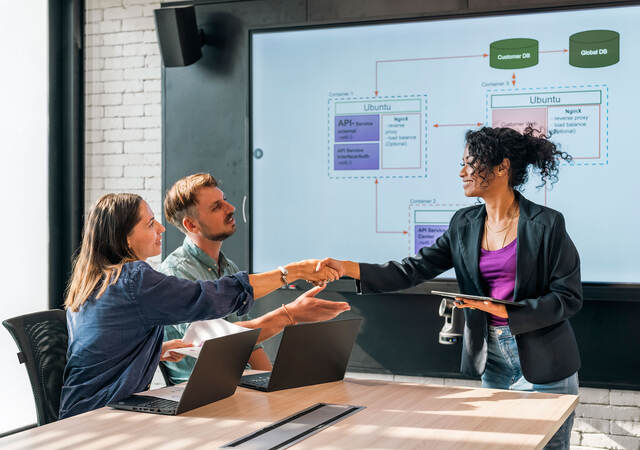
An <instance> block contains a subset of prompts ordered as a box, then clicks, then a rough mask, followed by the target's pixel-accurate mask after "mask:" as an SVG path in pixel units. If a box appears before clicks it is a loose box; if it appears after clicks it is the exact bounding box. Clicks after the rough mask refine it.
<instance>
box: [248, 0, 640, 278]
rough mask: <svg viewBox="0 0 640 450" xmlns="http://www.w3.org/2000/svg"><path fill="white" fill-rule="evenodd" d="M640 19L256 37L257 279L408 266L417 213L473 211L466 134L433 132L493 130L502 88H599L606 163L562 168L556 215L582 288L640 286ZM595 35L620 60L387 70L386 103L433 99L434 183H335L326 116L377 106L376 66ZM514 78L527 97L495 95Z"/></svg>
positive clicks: (566, 15) (563, 43)
mask: <svg viewBox="0 0 640 450" xmlns="http://www.w3.org/2000/svg"><path fill="white" fill-rule="evenodd" d="M639 22H640V7H637V6H633V7H611V8H603V9H590V10H573V11H563V12H545V13H535V14H520V15H509V16H502V17H476V18H464V19H450V20H438V21H428V22H410V23H401V24H379V25H367V26H351V27H338V28H328V29H306V30H295V31H277V32H265V33H257V34H254V35H253V40H252V62H251V63H252V124H253V128H252V139H253V148H254V149H257V148H259V149H261V150H262V152H263V156H262V157H261V158H260V159H255V158H254V159H253V177H252V193H251V195H252V202H253V210H252V216H251V220H252V221H253V236H252V237H253V248H252V257H253V270H254V271H263V270H269V269H272V268H273V267H275V266H277V265H280V264H284V263H286V262H290V261H294V260H300V259H305V258H322V257H325V256H331V257H336V258H343V259H351V260H356V261H365V262H385V261H387V260H390V259H401V258H403V257H406V256H408V255H409V254H411V253H412V252H413V248H412V247H413V245H412V242H410V237H409V236H410V235H409V234H403V233H402V231H407V230H408V229H409V227H410V225H411V220H410V214H411V207H410V206H411V204H412V202H413V203H415V202H417V201H419V200H426V201H431V202H433V203H435V204H439V205H455V208H459V207H462V206H463V205H470V204H473V203H474V202H475V199H468V198H466V197H465V196H464V195H463V193H462V186H461V183H460V180H459V178H458V172H459V170H460V166H459V162H460V158H461V155H462V152H463V147H464V133H465V131H466V130H467V129H468V128H467V127H439V128H434V127H433V125H434V124H436V123H439V124H457V123H475V122H483V123H484V122H485V118H486V116H487V108H486V106H487V105H486V100H487V95H488V94H490V93H494V92H496V89H505V91H504V92H507V93H508V92H518V93H520V92H529V91H531V92H535V90H545V89H546V90H549V89H551V88H561V89H564V90H572V89H580V88H583V89H586V88H585V87H586V86H595V85H597V86H606V87H607V92H608V97H606V98H604V99H603V104H602V110H601V114H602V116H601V119H602V124H603V125H602V130H601V131H602V143H601V146H602V150H601V151H602V153H603V157H602V158H600V159H599V160H598V162H596V163H594V164H593V165H586V164H578V163H576V164H574V165H573V166H568V165H566V164H564V165H563V166H562V167H561V170H560V174H559V178H560V181H559V182H558V183H557V184H556V185H555V186H554V187H553V189H552V190H549V191H548V192H547V193H546V195H547V205H548V206H549V207H551V208H554V209H556V210H559V211H561V212H562V213H563V214H564V216H565V219H566V225H567V230H568V232H569V234H570V236H571V238H572V239H573V241H574V242H575V244H576V246H577V248H578V250H579V252H580V256H581V260H582V278H583V281H586V282H631V283H638V282H640V264H638V262H637V258H636V256H637V255H639V254H640V239H638V230H640V206H639V204H640V202H639V200H638V197H639V195H640V176H639V173H640V171H639V169H640V145H639V140H638V138H637V136H638V130H639V128H640V127H639V123H638V121H639V119H638V117H639V115H638V110H639V103H640V91H639V86H638V81H637V80H638V76H639V75H638V74H640V58H638V57H637V54H638V51H637V43H638V42H640V31H639V30H638V27H637V23H639ZM595 29H608V30H615V31H617V32H618V33H620V62H618V63H617V64H615V65H613V66H609V67H604V68H596V69H582V68H576V67H573V66H570V65H569V57H568V53H564V52H554V53H541V54H540V55H539V63H538V64H537V65H536V66H534V67H530V68H526V69H516V70H499V69H494V68H491V67H490V66H489V58H483V57H472V58H451V59H440V60H421V61H407V62H399V63H385V64H378V90H379V94H378V98H387V97H392V96H405V95H412V94H415V95H421V96H424V95H426V96H427V104H428V111H427V118H426V120H427V130H426V131H427V136H426V142H427V145H426V152H427V176H426V177H425V178H420V179H380V180H379V183H378V185H377V186H376V185H375V183H374V180H373V179H366V178H365V179H331V178H330V177H329V171H328V167H329V164H331V161H330V159H329V158H330V153H329V146H328V139H327V130H328V120H330V116H329V117H328V105H329V103H330V101H340V100H341V99H344V98H345V97H347V96H348V98H365V99H366V98H375V93H374V91H375V88H376V72H375V70H376V63H375V62H376V61H377V60H390V59H415V58H431V57H446V56H465V55H481V54H483V53H489V45H490V43H491V42H493V41H496V40H501V39H508V38H520V37H526V38H533V39H536V40H538V41H539V49H540V51H541V52H543V51H549V50H562V49H568V48H569V36H570V35H571V34H573V33H576V32H580V31H585V30H595ZM514 73H515V74H516V77H517V78H516V86H503V87H496V86H491V87H487V86H486V83H494V84H495V83H498V82H504V81H506V82H509V81H510V80H511V77H512V74H514ZM483 83H484V84H483ZM602 89H603V92H604V88H602ZM490 120H491V119H490V114H489V121H490ZM488 125H490V123H488ZM605 153H606V155H605ZM537 184H539V179H538V178H537V177H535V176H532V177H531V180H530V182H529V183H528V185H527V186H526V189H525V191H524V193H525V196H527V197H528V198H529V199H531V200H533V201H535V202H538V203H542V204H544V201H545V192H544V190H537V189H536V188H535V186H536V185H537ZM376 189H377V203H376ZM376 211H377V214H376ZM376 230H378V231H394V233H380V232H376ZM445 275H446V276H449V277H452V276H453V274H452V272H448V273H446V274H445Z"/></svg>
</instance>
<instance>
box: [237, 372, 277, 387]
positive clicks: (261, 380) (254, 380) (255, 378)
mask: <svg viewBox="0 0 640 450" xmlns="http://www.w3.org/2000/svg"><path fill="white" fill-rule="evenodd" d="M242 378H243V380H242V381H244V382H245V383H247V384H252V385H254V386H259V387H263V388H265V389H266V388H267V387H269V379H270V378H271V373H265V374H261V373H260V374H256V375H245V376H244V377H242Z"/></svg>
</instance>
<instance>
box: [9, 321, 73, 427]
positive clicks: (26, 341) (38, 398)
mask: <svg viewBox="0 0 640 450" xmlns="http://www.w3.org/2000/svg"><path fill="white" fill-rule="evenodd" d="M2 325H4V326H5V328H6V329H7V330H9V333H11V336H13V339H14V341H15V342H16V345H17V346H18V349H19V350H20V351H19V352H18V361H20V363H21V364H22V363H24V364H25V366H26V368H27V373H28V374H29V381H30V382H31V390H32V391H33V399H34V400H35V403H36V412H37V414H38V425H45V424H47V423H50V422H55V421H56V420H58V410H59V409H60V392H61V390H62V378H63V373H64V366H65V364H66V363H67V339H68V336H67V319H66V315H65V312H64V311H62V310H61V309H53V310H49V311H42V312H37V313H32V314H25V315H24V316H18V317H14V318H12V319H7V320H5V321H3V322H2Z"/></svg>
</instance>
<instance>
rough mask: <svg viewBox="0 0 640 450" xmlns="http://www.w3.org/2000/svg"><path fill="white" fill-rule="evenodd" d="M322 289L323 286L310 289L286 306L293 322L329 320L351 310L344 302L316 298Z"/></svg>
mask: <svg viewBox="0 0 640 450" xmlns="http://www.w3.org/2000/svg"><path fill="white" fill-rule="evenodd" d="M323 289H324V286H317V287H314V288H311V289H309V290H308V291H307V292H305V293H304V294H302V295H301V296H300V297H298V298H297V299H295V300H294V301H292V302H291V303H289V304H288V305H287V310H288V311H289V313H290V314H291V315H292V316H293V320H294V321H295V322H320V321H323V320H330V319H333V318H334V317H336V316H337V315H338V314H340V313H342V312H344V311H349V310H350V309H351V307H350V306H349V304H348V303H346V302H332V301H329V300H322V299H320V298H316V295H317V294H318V293H319V292H320V291H322V290H323Z"/></svg>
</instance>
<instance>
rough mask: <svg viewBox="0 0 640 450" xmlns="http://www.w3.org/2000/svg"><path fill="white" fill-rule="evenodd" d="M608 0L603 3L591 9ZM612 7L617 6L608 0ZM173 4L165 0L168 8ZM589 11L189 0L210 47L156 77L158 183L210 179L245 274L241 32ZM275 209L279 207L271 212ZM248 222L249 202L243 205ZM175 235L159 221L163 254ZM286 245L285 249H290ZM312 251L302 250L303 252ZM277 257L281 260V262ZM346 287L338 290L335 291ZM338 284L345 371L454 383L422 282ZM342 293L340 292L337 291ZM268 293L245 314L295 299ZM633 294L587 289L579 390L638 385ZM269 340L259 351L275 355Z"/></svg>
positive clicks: (471, 3)
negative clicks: (346, 330) (353, 333)
mask: <svg viewBox="0 0 640 450" xmlns="http://www.w3.org/2000/svg"><path fill="white" fill-rule="evenodd" d="M601 3H606V2H601ZM617 3H620V2H617ZM171 4H174V3H171ZM578 4H582V5H591V4H592V2H584V1H576V0H568V1H560V0H557V1H556V0H545V1H535V0H525V1H524V2H523V1H516V0H468V1H467V0H452V1H446V2H437V1H413V0H400V1H395V2H394V1H383V0H313V1H312V0H308V1H306V2H305V1H300V0H278V1H276V0H272V1H268V0H261V1H209V2H207V1H202V0H201V1H198V2H196V14H197V18H198V22H199V24H200V26H201V28H203V29H204V30H205V32H206V33H207V35H208V36H210V37H211V39H213V40H214V41H216V46H205V47H204V49H203V55H204V56H203V58H202V60H200V61H198V62H197V63H196V64H194V65H192V66H189V67H185V68H170V69H165V70H164V77H163V80H164V88H163V115H164V118H163V133H164V134H163V187H164V189H165V190H166V189H167V188H168V187H170V186H171V184H173V182H174V181H175V180H177V179H178V178H180V177H182V176H184V175H186V174H189V173H194V172H198V171H208V172H211V173H213V174H214V175H215V176H216V177H218V178H219V179H220V180H221V181H222V188H223V190H224V191H225V193H226V195H227V197H228V198H229V199H230V201H231V202H232V203H233V204H234V205H236V207H237V209H238V211H237V214H236V217H237V219H238V220H237V223H238V231H237V232H236V234H235V235H234V236H233V237H231V238H230V239H228V240H227V241H226V242H225V244H224V251H225V253H226V254H227V255H228V256H229V257H230V258H231V259H233V260H234V261H236V263H238V265H239V266H240V267H241V268H242V269H247V268H248V267H249V243H250V236H249V226H248V225H247V224H244V223H242V216H243V214H242V211H241V207H242V204H243V198H244V197H245V195H247V196H248V194H249V179H250V173H249V170H250V167H249V159H248V154H249V114H250V108H249V59H250V55H249V42H248V39H249V31H250V30H253V29H263V28H272V27H283V26H293V25H305V24H306V25H311V24H319V23H328V24H330V23H343V22H354V21H368V20H379V19H401V18H408V17H416V18H417V17H428V16H433V17H436V16H442V15H451V16H455V15H456V14H470V13H477V12H483V11H485V12H491V11H500V10H503V11H508V10H514V9H526V8H540V7H549V6H551V7H561V6H565V7H566V6H575V5H578ZM273 206H274V208H278V207H281V206H282V205H273ZM246 209H247V211H246V212H247V215H248V213H249V207H248V202H247V208H246ZM181 240H182V236H181V235H180V233H179V232H178V231H177V230H176V229H175V228H173V227H172V226H169V227H168V229H167V239H165V254H166V253H167V251H171V250H173V249H174V248H175V247H176V246H178V245H179V244H180V242H181ZM292 245H293V243H292ZM310 256H311V255H310ZM284 262H285V261H283V263H284ZM345 283H346V284H345ZM348 284H349V283H348V282H344V281H341V282H339V283H336V284H334V285H332V286H331V287H330V288H328V289H327V290H325V291H324V292H323V294H322V295H323V297H324V298H328V299H335V300H341V299H346V300H347V301H349V302H350V303H351V305H352V311H351V312H349V313H347V314H346V315H345V316H347V317H348V316H350V315H358V316H361V317H363V318H364V323H363V328H362V330H361V333H360V335H359V336H358V340H357V345H356V348H355V349H354V353H353V355H352V360H351V366H350V370H360V371H374V372H381V373H396V374H404V375H417V376H446V377H456V376H460V374H459V371H458V368H459V357H460V346H459V345H454V346H443V345H440V344H438V343H437V336H438V331H439V330H440V328H441V327H442V319H441V318H440V317H439V316H438V315H437V308H438V305H439V299H438V298H434V297H432V296H427V295H425V293H426V292H427V287H425V286H422V287H418V288H414V289H411V290H410V291H409V292H405V293H403V294H387V295H376V296H364V297H362V296H356V295H354V294H353V290H352V289H351V288H352V286H348ZM434 284H436V285H435V286H434V285H432V286H433V287H432V288H433V289H440V290H455V289H456V285H455V283H452V282H449V283H443V282H440V283H434ZM345 286H346V287H347V288H345ZM300 292H301V291H299V290H278V291H277V292H275V293H273V294H271V295H270V296H268V297H267V298H265V299H262V300H259V301H258V302H257V303H256V306H255V307H254V312H255V313H256V314H258V315H259V314H262V313H264V312H266V311H269V310H271V309H273V308H276V307H278V306H280V305H281V304H282V303H286V302H288V301H290V300H292V299H293V298H295V297H296V296H297V295H299V294H300ZM638 313H640V288H638V287H637V286H631V287H623V286H616V287H611V286H606V285H602V286H587V287H586V288H585V303H584V307H583V310H582V311H581V312H580V313H579V314H578V315H576V316H575V317H574V318H573V319H572V323H573V326H574V329H575V331H576V335H577V338H578V342H579V345H580V351H581V354H582V360H583V368H582V369H581V371H580V379H581V384H582V385H583V386H594V387H618V388H631V389H640V379H638V377H637V374H638V373H639V372H640V352H638V351H635V347H637V342H640V327H637V326H636V325H635V317H637V316H638ZM278 342H279V338H274V339H272V340H271V341H269V342H268V343H267V344H266V346H265V347H266V348H267V351H268V352H269V354H270V355H271V356H272V357H273V355H274V354H275V349H276V348H277V344H278Z"/></svg>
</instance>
